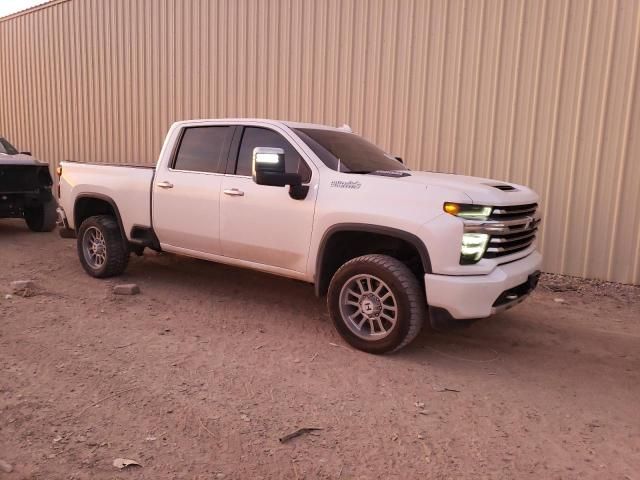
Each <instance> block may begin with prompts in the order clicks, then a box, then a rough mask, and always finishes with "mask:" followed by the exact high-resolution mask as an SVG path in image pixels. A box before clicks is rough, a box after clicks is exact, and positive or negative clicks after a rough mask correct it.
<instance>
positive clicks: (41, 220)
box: [24, 198, 58, 232]
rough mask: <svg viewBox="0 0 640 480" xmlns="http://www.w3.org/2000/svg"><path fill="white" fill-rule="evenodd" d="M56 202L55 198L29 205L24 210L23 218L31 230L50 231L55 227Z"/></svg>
mask: <svg viewBox="0 0 640 480" xmlns="http://www.w3.org/2000/svg"><path fill="white" fill-rule="evenodd" d="M56 208H57V204H56V201H55V199H53V198H52V199H51V200H49V201H47V202H44V203H41V204H40V205H38V206H37V207H29V208H26V209H25V211H24V220H25V222H27V227H29V230H31V231H32V232H51V231H53V229H54V228H56V220H57V216H58V214H57V212H56Z"/></svg>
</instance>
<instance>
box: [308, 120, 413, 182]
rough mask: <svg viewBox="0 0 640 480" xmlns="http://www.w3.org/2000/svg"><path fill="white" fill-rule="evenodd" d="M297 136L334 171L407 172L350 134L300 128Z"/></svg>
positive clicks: (402, 166) (395, 162)
mask: <svg viewBox="0 0 640 480" xmlns="http://www.w3.org/2000/svg"><path fill="white" fill-rule="evenodd" d="M296 133H298V135H300V138H302V140H304V142H305V143H306V144H307V145H309V147H310V148H311V149H312V150H313V152H314V153H315V154H316V155H317V156H318V158H320V160H322V162H323V163H324V164H325V165H326V166H327V167H329V168H331V169H333V170H337V171H339V172H345V173H369V172H376V171H377V172H380V171H390V170H407V167H405V166H404V165H403V164H402V163H400V162H399V161H397V160H396V159H395V158H393V157H392V156H391V155H389V154H388V153H386V152H385V151H384V150H382V149H380V148H378V147H376V146H375V145H374V144H373V143H371V142H368V141H367V140H365V139H364V138H362V137H359V136H358V135H354V134H353V133H348V132H340V131H336V130H321V129H312V128H301V129H298V130H296Z"/></svg>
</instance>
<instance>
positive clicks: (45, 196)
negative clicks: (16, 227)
mask: <svg viewBox="0 0 640 480" xmlns="http://www.w3.org/2000/svg"><path fill="white" fill-rule="evenodd" d="M52 185H53V181H52V179H51V173H50V172H49V165H48V164H46V163H44V162H40V161H38V160H36V159H35V158H33V157H32V156H31V153H30V152H18V150H16V149H15V148H14V146H13V145H11V144H10V143H9V142H8V141H7V140H6V139H4V138H3V137H1V136H0V218H24V219H25V221H26V222H27V226H28V227H29V228H30V229H31V230H33V231H34V232H50V231H51V230H53V229H54V228H55V226H56V207H57V204H56V199H55V197H54V196H53V193H52V191H51V187H52Z"/></svg>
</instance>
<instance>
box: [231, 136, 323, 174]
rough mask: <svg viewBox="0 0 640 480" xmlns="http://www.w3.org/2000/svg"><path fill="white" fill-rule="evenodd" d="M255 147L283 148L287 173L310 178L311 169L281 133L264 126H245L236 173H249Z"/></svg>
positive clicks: (250, 172)
mask: <svg viewBox="0 0 640 480" xmlns="http://www.w3.org/2000/svg"><path fill="white" fill-rule="evenodd" d="M256 147H273V148H282V149H283V150H284V161H285V165H286V166H285V169H286V172H287V173H298V174H300V176H301V177H302V181H303V182H308V181H309V180H311V169H310V168H309V166H308V165H307V164H306V163H305V161H304V160H302V158H301V157H300V154H299V153H298V151H297V150H296V149H295V148H293V145H291V144H290V143H289V142H287V141H286V140H285V139H284V137H283V136H282V135H280V134H279V133H277V132H274V131H273V130H268V129H266V128H256V127H247V128H245V129H244V134H243V135H242V143H241V144H240V153H239V154H238V166H237V167H236V175H247V176H248V175H251V174H252V169H251V164H252V160H253V149H254V148H256Z"/></svg>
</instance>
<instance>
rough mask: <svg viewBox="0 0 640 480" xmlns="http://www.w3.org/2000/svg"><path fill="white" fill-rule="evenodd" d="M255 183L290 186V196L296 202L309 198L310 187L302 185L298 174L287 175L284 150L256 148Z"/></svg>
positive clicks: (254, 158) (254, 151)
mask: <svg viewBox="0 0 640 480" xmlns="http://www.w3.org/2000/svg"><path fill="white" fill-rule="evenodd" d="M252 169H253V181H254V182H256V183H257V184H258V185H268V186H271V187H284V186H286V185H289V195H291V198H294V199H296V200H303V199H305V198H306V196H307V192H308V191H309V187H308V186H305V185H302V177H301V176H300V175H299V174H297V173H286V171H285V163H284V150H283V149H282V148H272V147H256V148H254V149H253V168H252Z"/></svg>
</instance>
